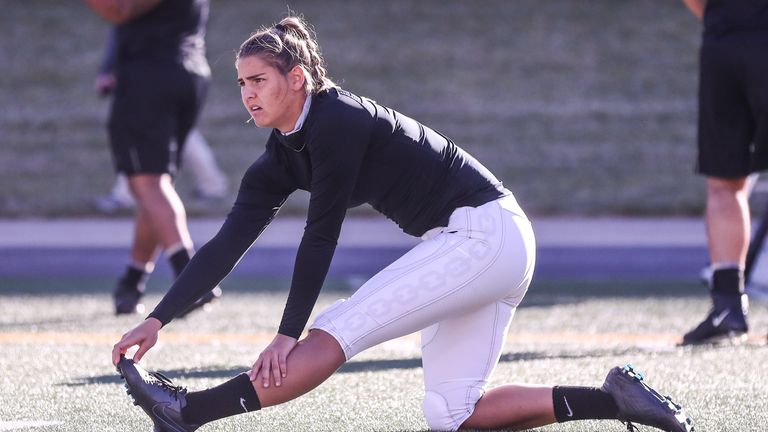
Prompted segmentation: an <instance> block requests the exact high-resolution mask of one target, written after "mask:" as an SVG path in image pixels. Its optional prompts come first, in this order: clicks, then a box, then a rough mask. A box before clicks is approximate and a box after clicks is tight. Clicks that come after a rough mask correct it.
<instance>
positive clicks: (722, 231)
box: [705, 177, 751, 266]
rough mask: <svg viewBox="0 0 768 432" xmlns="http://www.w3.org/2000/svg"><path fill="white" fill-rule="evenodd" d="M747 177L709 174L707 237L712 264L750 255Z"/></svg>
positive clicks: (732, 260) (727, 262) (734, 260)
mask: <svg viewBox="0 0 768 432" xmlns="http://www.w3.org/2000/svg"><path fill="white" fill-rule="evenodd" d="M747 199H748V197H747V181H746V178H740V179H732V180H731V179H721V178H714V177H709V178H707V208H706V216H705V218H706V222H707V238H708V242H709V254H710V259H711V261H712V263H713V264H715V263H724V264H730V263H733V264H740V265H741V266H744V263H745V261H746V258H747V248H748V247H749V236H750V229H751V228H750V214H749V202H748V200H747Z"/></svg>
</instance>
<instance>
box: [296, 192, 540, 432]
mask: <svg viewBox="0 0 768 432" xmlns="http://www.w3.org/2000/svg"><path fill="white" fill-rule="evenodd" d="M423 238H424V241H422V242H421V243H419V244H418V245H416V246H415V247H414V248H413V249H411V250H410V251H408V252H407V253H406V254H405V255H403V256H402V257H401V258H399V259H398V260H397V261H395V262H394V263H392V264H390V265H389V266H388V267H387V268H385V269H384V270H382V271H381V272H379V273H378V274H376V275H375V276H373V277H372V278H371V279H370V280H369V281H367V282H366V283H365V284H363V286H362V287H360V288H359V289H358V290H357V291H356V292H355V293H354V294H353V295H352V296H351V297H350V298H349V299H346V300H339V301H337V302H336V303H334V304H333V305H331V306H330V307H328V308H327V309H326V310H325V311H323V312H322V313H321V314H320V315H319V316H318V317H317V319H316V320H315V322H314V323H313V324H312V325H311V329H321V330H323V331H325V332H327V333H329V334H330V335H332V336H333V337H334V338H335V339H336V340H337V341H338V342H339V345H340V346H341V347H342V349H343V350H344V353H345V355H346V358H347V359H350V358H352V357H353V356H354V355H356V354H357V353H359V352H361V351H363V350H365V349H367V348H369V347H372V346H374V345H377V344H379V343H382V342H384V341H387V340H390V339H394V338H397V337H400V336H404V335H407V334H410V333H413V332H415V331H419V330H421V339H422V342H421V344H422V363H423V368H424V384H425V391H426V394H425V397H424V413H425V416H426V418H427V422H428V423H429V425H430V427H431V428H433V429H437V430H456V429H458V428H459V426H461V424H462V423H463V422H464V421H465V420H466V419H467V418H468V417H469V416H470V415H472V412H473V411H474V407H475V404H476V403H477V401H478V400H479V399H480V397H481V396H482V394H483V391H484V390H483V389H484V387H485V385H486V383H487V382H488V379H489V378H490V376H491V373H492V372H493V370H494V368H495V367H496V364H497V363H498V361H499V357H500V356H501V350H502V348H503V346H504V341H505V339H506V335H507V331H508V327H509V324H510V322H511V320H512V317H513V315H514V312H515V309H516V308H517V306H518V305H519V304H520V301H521V300H522V299H523V296H524V295H525V292H526V290H527V289H528V285H529V284H530V281H531V277H532V276H533V268H534V264H535V240H534V235H533V230H532V229H531V224H530V222H529V221H528V219H527V218H526V216H525V214H524V213H523V211H522V210H521V209H520V207H519V205H518V204H517V202H516V200H515V198H514V197H513V196H511V195H510V196H508V197H505V198H501V199H499V200H497V201H493V202H490V203H487V204H484V205H482V206H480V207H476V208H473V207H461V208H458V209H456V210H455V211H454V212H453V213H452V214H451V217H450V221H449V223H448V226H447V227H441V228H436V229H433V230H430V231H429V232H427V234H425V235H424V237H423Z"/></svg>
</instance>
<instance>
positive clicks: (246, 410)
mask: <svg viewBox="0 0 768 432" xmlns="http://www.w3.org/2000/svg"><path fill="white" fill-rule="evenodd" d="M240 406H241V407H243V410H245V412H248V408H246V407H245V398H240Z"/></svg>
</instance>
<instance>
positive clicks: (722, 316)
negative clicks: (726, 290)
mask: <svg viewBox="0 0 768 432" xmlns="http://www.w3.org/2000/svg"><path fill="white" fill-rule="evenodd" d="M730 313H731V310H730V309H725V310H723V311H722V312H720V314H719V315H717V316H714V317H712V325H713V326H715V327H719V326H720V324H722V323H723V320H724V319H725V317H727V316H728V314H730Z"/></svg>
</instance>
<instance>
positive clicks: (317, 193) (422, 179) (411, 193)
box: [150, 88, 509, 338]
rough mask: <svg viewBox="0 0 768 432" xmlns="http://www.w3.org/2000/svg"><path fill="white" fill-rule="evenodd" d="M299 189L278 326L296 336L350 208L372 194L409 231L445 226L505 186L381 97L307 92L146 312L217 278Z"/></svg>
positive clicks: (168, 306) (168, 310)
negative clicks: (209, 235)
mask: <svg viewBox="0 0 768 432" xmlns="http://www.w3.org/2000/svg"><path fill="white" fill-rule="evenodd" d="M297 189H302V190H306V191H309V192H310V201H309V209H308V212H307V222H306V226H305V228H304V235H303V237H302V240H301V243H300V245H299V248H298V252H297V254H296V262H295V267H294V272H293V280H292V283H291V288H290V292H289V294H288V300H287V303H286V306H285V310H284V312H283V319H282V322H281V324H280V328H279V333H281V334H284V335H287V336H291V337H294V338H297V337H298V336H299V335H300V334H301V332H302V330H303V329H304V326H305V325H306V323H307V320H308V319H309V315H310V313H311V312H312V308H313V307H314V304H315V302H316V300H317V297H318V295H319V293H320V288H321V287H322V284H323V282H324V280H325V276H326V274H327V272H328V267H329V265H330V263H331V258H332V257H333V254H334V251H335V248H336V242H337V240H338V237H339V232H340V231H341V225H342V222H343V221H344V217H345V214H346V211H347V209H348V208H351V207H355V206H358V205H360V204H363V203H369V204H370V205H371V206H372V207H373V208H374V209H376V210H378V211H379V212H381V213H383V214H384V215H385V216H387V217H388V218H389V219H391V220H393V221H394V222H396V223H397V224H398V225H399V226H400V227H401V228H402V229H403V231H405V232H406V233H408V234H411V235H414V236H421V235H422V234H424V233H425V232H426V231H428V230H429V229H432V228H434V227H437V226H445V225H446V224H447V222H448V218H449V216H450V214H451V213H452V212H453V210H454V209H456V208H458V207H463V206H473V207H474V206H478V205H482V204H484V203H486V202H489V201H492V200H494V199H497V198H500V197H502V196H505V195H508V194H509V191H507V190H506V189H505V188H504V187H503V186H502V184H501V182H499V181H498V180H497V179H496V178H495V177H494V176H493V174H491V173H490V172H489V171H488V170H487V169H486V168H485V167H484V166H483V165H481V164H480V163H479V162H478V161H477V160H475V159H474V158H473V157H472V156H470V155H469V154H467V153H466V152H465V151H463V150H462V149H460V148H459V147H458V146H456V145H455V144H454V143H453V142H452V141H451V140H450V139H448V138H447V137H445V136H444V135H442V134H440V133H439V132H436V131H434V130H432V129H430V128H428V127H426V126H424V125H422V124H420V123H418V122H416V121H415V120H413V119H411V118H409V117H406V116H404V115H402V114H400V113H398V112H396V111H393V110H391V109H389V108H386V107H384V106H382V105H379V104H378V103H376V102H374V101H372V100H370V99H366V98H361V97H358V96H356V95H354V94H351V93H349V92H347V91H344V90H341V89H338V88H333V89H330V90H326V91H322V92H320V93H318V94H316V95H314V96H313V98H312V101H311V106H310V109H309V112H308V114H307V117H306V119H305V121H304V124H303V125H302V126H301V128H300V129H299V130H298V131H297V132H295V133H293V134H290V135H287V136H286V135H283V134H282V133H280V132H279V131H276V130H275V131H273V132H272V134H271V136H270V137H269V139H268V141H267V145H266V151H265V152H264V154H262V155H261V157H260V158H259V159H258V160H256V162H254V163H253V165H251V167H250V168H248V170H247V172H246V173H245V176H244V177H243V180H242V183H241V185H240V190H239V192H238V196H237V199H236V201H235V204H234V206H233V208H232V211H231V212H230V213H229V215H228V216H227V219H226V221H225V222H224V225H223V226H222V227H221V229H220V231H219V232H218V233H217V234H216V236H215V237H214V238H213V239H211V240H210V241H209V242H208V243H207V244H206V245H205V246H203V247H202V248H201V249H200V250H199V251H198V252H197V253H196V254H195V256H194V257H193V258H192V261H191V262H190V263H189V265H188V266H187V268H186V269H185V270H184V271H183V272H182V273H181V275H180V276H179V278H178V279H177V281H176V282H175V283H174V284H173V286H172V287H171V289H170V291H169V292H168V294H166V296H165V297H164V298H163V300H162V301H161V302H160V304H158V306H157V307H156V308H155V310H154V311H153V312H152V314H150V316H152V317H155V318H157V319H159V320H160V321H161V322H163V324H166V323H168V322H169V321H170V320H171V319H172V318H173V316H174V314H175V313H176V312H177V311H179V310H181V309H182V308H183V307H184V306H185V305H188V304H191V303H192V302H193V301H194V300H195V299H197V298H199V297H200V296H201V295H202V294H204V293H205V292H206V291H208V290H210V289H211V288H213V287H214V286H215V285H216V284H217V283H219V282H220V281H221V280H222V279H223V278H224V277H225V276H226V275H227V274H228V273H229V272H230V271H231V270H232V269H233V268H234V266H235V265H236V263H237V261H238V260H239V259H240V258H241V257H242V255H243V254H244V253H245V252H246V251H247V250H248V248H249V247H250V246H251V244H253V242H254V241H255V240H256V238H257V237H258V236H259V234H260V233H261V232H262V231H263V230H264V228H265V227H266V226H267V225H268V224H269V222H270V221H271V220H272V218H273V217H274V216H275V214H276V213H277V210H278V209H279V208H280V206H281V205H282V204H283V202H285V200H286V199H287V197H288V196H289V195H290V194H291V193H292V192H294V191H295V190H297Z"/></svg>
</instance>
